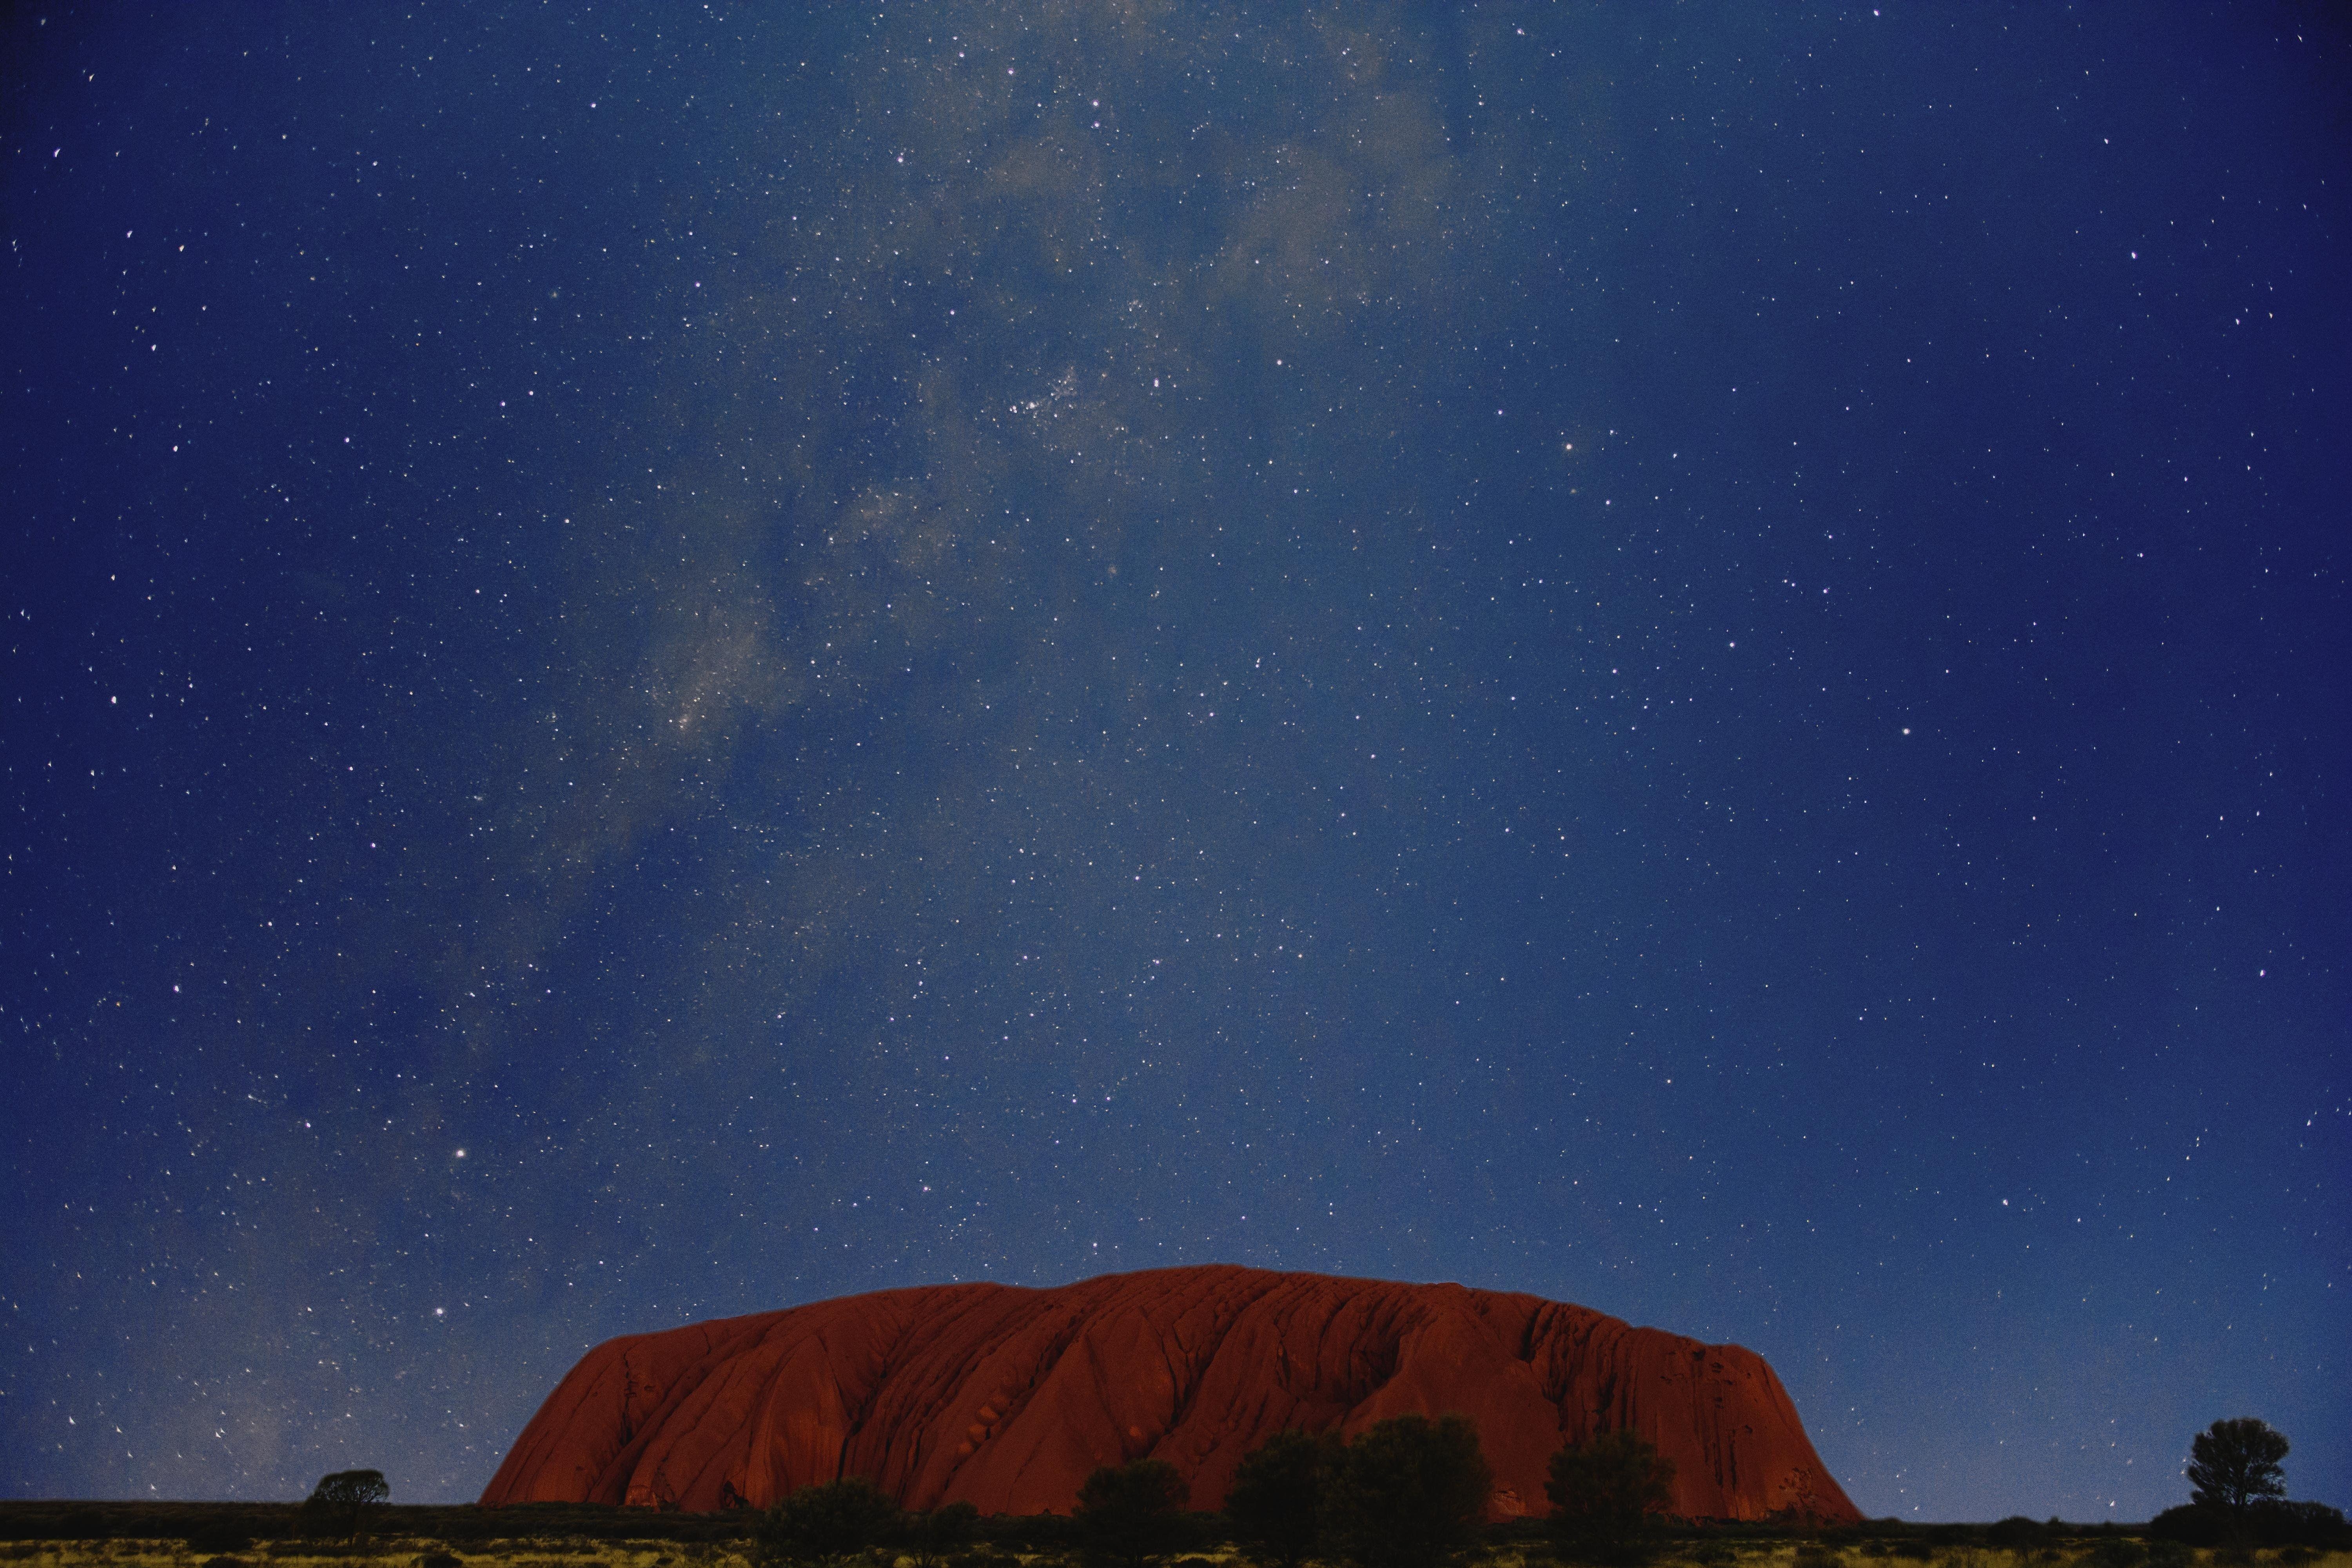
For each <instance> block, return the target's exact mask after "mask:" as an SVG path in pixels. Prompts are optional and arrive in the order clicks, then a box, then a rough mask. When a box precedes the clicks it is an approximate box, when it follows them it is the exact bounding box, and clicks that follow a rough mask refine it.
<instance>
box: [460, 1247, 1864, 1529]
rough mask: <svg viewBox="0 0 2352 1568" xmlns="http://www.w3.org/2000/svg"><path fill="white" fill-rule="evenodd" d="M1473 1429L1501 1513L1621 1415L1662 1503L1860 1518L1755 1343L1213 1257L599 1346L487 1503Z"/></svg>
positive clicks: (945, 1476)
mask: <svg viewBox="0 0 2352 1568" xmlns="http://www.w3.org/2000/svg"><path fill="white" fill-rule="evenodd" d="M1454 1412H1458V1413H1460V1414H1462V1415H1467V1416H1469V1417H1470V1418H1471V1419H1472V1420H1473V1421H1475V1422H1476V1424H1477V1426H1478V1433H1479V1436H1480V1439H1481V1441H1482V1442H1483V1443H1484V1445H1485V1447H1486V1457H1487V1459H1488V1461H1489V1462H1490V1463H1491V1464H1492V1465H1493V1466H1494V1468H1495V1476H1496V1494H1495V1500H1494V1504H1493V1508H1492V1512H1493V1513H1494V1514H1495V1515H1496V1517H1498V1518H1499V1517H1508V1516H1511V1515H1514V1514H1519V1513H1532V1514H1541V1513H1545V1512H1547V1511H1549V1505H1548V1504H1547V1503H1546V1501H1545V1500H1544V1490H1543V1483H1544V1467H1545V1465H1546V1463H1547V1461H1549V1458H1550V1457H1551V1455H1552V1453H1553V1451H1554V1450H1556V1449H1558V1448H1559V1447H1560V1446H1561V1444H1563V1443H1565V1442H1573V1441H1580V1440H1582V1439H1583V1438H1584V1437H1586V1436H1589V1435H1591V1434H1592V1433H1594V1432H1598V1431H1605V1430H1610V1429H1613V1428H1616V1427H1619V1426H1631V1427H1633V1429H1634V1430H1635V1431H1636V1432H1638V1433H1639V1434H1641V1436H1643V1437H1644V1438H1646V1439H1648V1440H1649V1441H1651V1442H1653V1443H1654V1444H1656V1445H1657V1447H1658V1449H1659V1451H1660V1452H1661V1453H1663V1454H1664V1455H1666V1456H1667V1457H1668V1458H1672V1459H1673V1460H1674V1461H1675V1505H1674V1511H1675V1512H1676V1513H1679V1514H1682V1515H1685V1516H1686V1517H1691V1518H1718V1519H1759V1518H1761V1517H1763V1516H1765V1515H1766V1514H1769V1513H1772V1512H1774V1511H1777V1510H1784V1509H1790V1510H1799V1511H1803V1512H1811V1513H1812V1514H1815V1515H1817V1516H1820V1517H1822V1518H1823V1519H1827V1520H1853V1519H1857V1518H1859V1517H1860V1516H1859V1514H1858V1513H1857V1512H1856V1511H1855V1510H1854V1507H1853V1504H1852V1503H1851V1502H1849V1501H1848V1500H1846V1496H1845V1493H1844V1492H1843V1491H1842V1490H1841V1489H1839V1487H1838V1485H1837V1483H1836V1482H1835V1481H1834V1480H1832V1479H1831V1478H1830V1475H1829V1473H1828V1471H1827V1470H1825V1469H1824V1468H1822V1462H1821V1460H1820V1458H1818V1457H1817V1456H1816V1455H1815V1454H1814V1453H1813V1447H1812V1445H1811V1443H1810V1442H1809V1441H1807V1440H1806V1437H1805V1431H1804V1427H1803V1426H1802V1424H1801V1423H1800V1422H1799V1420H1798V1419H1797V1412H1796V1407H1795V1406H1794V1405H1791V1404H1790V1402H1789V1396H1788V1394H1787V1393H1786V1392H1785V1391H1783V1390H1782V1388H1781V1386H1780V1379H1779V1378H1777V1377H1775V1376H1774V1375H1773V1374H1772V1369H1771V1368H1770V1367H1769V1366H1767V1365H1766V1364H1765V1363H1764V1361H1763V1358H1761V1357H1760V1356H1758V1355H1756V1354H1755V1353H1753V1352H1749V1351H1745V1350H1742V1349H1740V1348H1739V1347H1738V1346H1737V1345H1706V1344H1701V1343H1699V1342H1697V1341H1696V1340H1687V1339H1684V1338H1682V1337H1680V1336H1679V1335H1675V1334H1670V1333H1666V1332H1664V1331H1661V1330H1657V1329H1637V1328H1633V1327H1632V1326H1630V1325H1628V1324H1626V1323H1622V1322H1620V1321H1617V1320H1616V1319H1614V1318H1609V1317H1604V1316H1602V1315H1601V1313H1599V1312H1595V1311H1591V1310H1587V1309H1585V1308H1582V1307H1575V1306H1570V1305H1567V1304H1565V1303H1562V1302H1559V1301H1546V1300H1541V1299H1539V1298H1538V1297H1534V1296H1521V1295H1508V1294H1503V1293H1500V1292H1496V1291H1491V1290H1470V1289H1464V1288H1463V1287H1461V1286H1459V1285H1404V1284H1393V1283H1390V1282H1387V1281H1383V1280H1377V1279H1334V1278H1331V1277H1330V1276H1328V1275H1321V1274H1287V1273H1270V1272H1266V1271H1264V1270H1260V1269H1254V1268H1230V1267H1223V1266H1215V1267H1206V1268H1161V1269H1153V1270H1150V1271H1149V1272H1145V1273H1140V1274H1115V1275H1108V1276H1105V1277H1104V1278H1102V1279H1088V1280H1085V1281H1082V1282H1080V1283H1078V1284H1076V1285H1066V1286H1063V1287H1061V1288H1059V1289H1050V1290H1032V1289H1017V1288H1013V1287H1009V1286H1003V1285H990V1284H974V1285H935V1286H926V1287H921V1288H918V1289H906V1290H882V1291H877V1292H875V1293H874V1294H872V1295H867V1296H849V1297H844V1298H842V1299H840V1300H832V1301H819V1302H815V1303H814V1304H812V1305H809V1306H805V1307H793V1308H789V1309H787V1310H783V1311H779V1312H762V1313H759V1314H756V1315H754V1316H751V1317H745V1318H729V1319H724V1320H721V1321H716V1322H709V1323H696V1324H692V1325H690V1326H688V1327H686V1328H682V1329H671V1330H668V1331H665V1332H661V1333H651V1334H633V1335H629V1336H626V1337H625V1338H622V1339H616V1340H611V1341H608V1342H605V1343H604V1344H601V1345H599V1346H597V1347H596V1348H595V1349H594V1350H593V1351H591V1352H588V1354H587V1355H586V1356H584V1357H583V1358H582V1360H581V1362H580V1363H579V1364H578V1365H577V1366H575V1367H573V1368H572V1372H571V1373H570V1374H569V1375H567V1376H566V1377H565V1378H564V1379H563V1381H562V1383H561V1384H558V1385H557V1387H556V1389H555V1392H554V1393H553V1394H550V1395H549V1396H548V1398H547V1402H546V1404H545V1405H541V1408H540V1411H539V1414H538V1415H535V1416H533V1417H532V1418H531V1421H530V1425H529V1426H526V1427H524V1428H523V1432H522V1436H520V1438H519V1439H517V1441H516V1443H515V1446H514V1448H513V1450H512V1452H510V1453H509V1454H508V1456H507V1459H506V1463H504V1464H503V1465H501V1466H499V1473H498V1475H497V1476H496V1477H495V1478H494V1479H492V1480H491V1482H490V1485H489V1489H488V1490H487V1491H485V1492H484V1493H483V1494H482V1501H483V1502H485V1503H488V1504H499V1503H508V1502H533V1501H593V1502H613V1503H631V1504H636V1505H640V1506H645V1507H655V1506H664V1505H670V1506H676V1507H679V1508H684V1509H689V1510H709V1509H719V1508H726V1507H731V1506H737V1505H745V1504H748V1505H750V1506H752V1507H765V1506H766V1505H767V1504H769V1503H771V1502H772V1501H774V1500H776V1499H778V1498H781V1497H782V1496H784V1495H785V1494H787V1493H788V1492H790V1491H791V1490H792V1489H793V1488H795V1487H800V1486H805V1485H808V1484H810V1483H811V1482H815V1481H827V1480H832V1479H835V1478H837V1477H841V1476H863V1477H866V1478H867V1479H872V1480H873V1481H875V1482H877V1484H879V1485H880V1486H881V1487H882V1488H883V1489H884V1490H886V1491H887V1492H889V1493H890V1494H891V1495H893V1496H894V1497H896V1498H898V1500H900V1501H901V1502H902V1503H904V1504H905V1505H907V1506H908V1507H910V1508H932V1507H936V1506H938V1505H939V1504H940V1503H943V1502H954V1501H968V1502H971V1503H972V1504H974V1505H976V1506H977V1507H978V1508H979V1509H980V1510H981V1511H982V1513H996V1512H1005V1513H1039V1512H1046V1511H1052V1512H1066V1511H1068V1510H1069V1509H1070V1507H1071V1504H1072V1502H1073V1500H1075V1499H1076V1495H1077V1490H1078V1487H1079V1484H1080V1483H1081V1482H1083V1481H1084V1480H1085V1479H1086V1478H1087V1473H1088V1472H1089V1471H1091V1470H1093V1469H1094V1468H1096V1467H1097V1466H1099V1465H1107V1464H1119V1463H1124V1462H1126V1461H1128V1460H1130V1459H1139V1458H1146V1457H1150V1458H1161V1459H1165V1460H1167V1461H1169V1462H1170V1463H1171V1464H1173V1465H1174V1466H1175V1467H1176V1468H1178V1469H1179V1470H1180V1471H1181V1472H1182V1473H1183V1474H1184V1476H1185V1477H1186V1478H1187V1479H1189V1480H1190V1481H1191V1483H1192V1506H1193V1507H1194V1508H1196V1509H1213V1508H1216V1507H1218V1506H1219V1505H1220V1504H1221V1503H1222V1501H1223V1498H1224V1495H1225V1488H1226V1486H1227V1484H1228V1483H1229V1482H1230V1481H1231V1479H1232V1478H1233V1474H1234V1466H1235V1465H1236V1464H1238V1463H1239V1462H1240V1460H1241V1458H1242V1456H1243V1455H1244V1454H1246V1453H1248V1452H1249V1451H1250V1449H1252V1448H1253V1447H1256V1446H1257V1445H1258V1444H1259V1443H1261V1442H1263V1441H1264V1440H1265V1438H1266V1436H1269V1435H1270V1434H1272V1433H1275V1432H1277V1431H1280V1430H1282V1429H1283V1428H1285V1427H1290V1426H1296V1427H1303V1428H1307V1429H1309V1430H1321V1429H1324V1428H1328V1427H1337V1428H1339V1430H1340V1431H1342V1432H1345V1433H1348V1434H1349V1435H1353V1434H1355V1433H1357V1432H1360V1431H1361V1430H1363V1429H1364V1428H1365V1427H1367V1426H1370V1425H1371V1424H1372V1423H1374V1422H1376V1421H1379V1420H1381V1419H1382V1418H1384V1417H1387V1416H1391V1415H1403V1414H1407V1413H1419V1414H1423V1415H1443V1414H1447V1413H1454Z"/></svg>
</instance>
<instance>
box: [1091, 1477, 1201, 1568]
mask: <svg viewBox="0 0 2352 1568" xmlns="http://www.w3.org/2000/svg"><path fill="white" fill-rule="evenodd" d="M1190 1495H1191V1489H1190V1488H1189V1487H1187V1486H1186V1485H1185V1483H1184V1478H1183V1476H1182V1475H1181V1474H1180V1473H1178V1471H1177V1468H1176V1467H1175V1466H1173V1465H1171V1464H1170V1463H1169V1462H1168V1461H1167V1460H1165V1459H1138V1460H1136V1461H1135V1463H1133V1464H1131V1465H1118V1466H1112V1465H1106V1466H1104V1467H1103V1468H1100V1469H1098V1470H1097V1471H1095V1473H1094V1474H1092V1475H1090V1476H1088V1477H1087V1479H1086V1484H1085V1485H1084V1486H1082V1487H1080V1488H1079V1489H1078V1506H1077V1507H1076V1509H1074V1510H1072V1511H1071V1514H1070V1518H1071V1521H1072V1522H1073V1523H1074V1524H1075V1525H1076V1527H1077V1532H1078V1557H1079V1560H1080V1561H1081V1562H1083V1563H1087V1564H1088V1565H1089V1568H1142V1565H1143V1564H1144V1563H1148V1562H1150V1560H1151V1559H1152V1558H1154V1557H1161V1556H1165V1555H1166V1554H1168V1553H1169V1552H1174V1551H1176V1550H1178V1549H1179V1548H1180V1547H1181V1546H1182V1545H1183V1544H1184V1538H1185V1533H1186V1532H1185V1530H1184V1522H1185V1521H1184V1503H1185V1501H1186V1500H1187V1498H1188V1497H1189V1496H1190Z"/></svg>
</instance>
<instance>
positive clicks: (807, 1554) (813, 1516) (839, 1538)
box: [751, 1477, 904, 1568]
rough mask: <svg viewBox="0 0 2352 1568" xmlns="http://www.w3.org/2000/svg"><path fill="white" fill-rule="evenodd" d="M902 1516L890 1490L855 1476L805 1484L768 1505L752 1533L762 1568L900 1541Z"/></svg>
mask: <svg viewBox="0 0 2352 1568" xmlns="http://www.w3.org/2000/svg"><path fill="white" fill-rule="evenodd" d="M903 1527H904V1516H903V1515H902V1514H901V1513H900V1512H899V1511H898V1504H897V1503H895V1502H893V1501H891V1500H890V1498H889V1496H888V1494H887V1493H885V1492H884V1491H883V1490H882V1489H881V1488H879V1487H877V1486H876V1485H875V1484H874V1483H873V1482H872V1481H869V1480H866V1479H861V1478H857V1477H851V1478H849V1479H844V1480H838V1481H827V1482H825V1483H824V1485H822V1486H814V1487H802V1488H801V1489H798V1490H797V1491H795V1492H793V1494H792V1495H791V1496H790V1497H788V1498H785V1499H784V1500H782V1502H779V1503H778V1504H776V1506H775V1507H773V1508H772V1509H770V1510H768V1511H767V1514H766V1515H765V1516H764V1517H763V1518H762V1519H761V1521H760V1526H759V1529H758V1531H756V1533H755V1534H754V1535H753V1537H752V1542H751V1559H752V1561H753V1562H754V1563H758V1564H760V1565H761V1568H782V1564H786V1563H840V1562H842V1561H844V1560H845V1559H848V1558H852V1557H856V1556H860V1555H862V1554H864V1553H865V1552H870V1551H872V1550H873V1549H874V1548H875V1547H877V1546H882V1545H886V1544H888V1543H889V1542H894V1541H896V1540H897V1539H898V1535H899V1533H900V1531H901V1530H902V1529H903Z"/></svg>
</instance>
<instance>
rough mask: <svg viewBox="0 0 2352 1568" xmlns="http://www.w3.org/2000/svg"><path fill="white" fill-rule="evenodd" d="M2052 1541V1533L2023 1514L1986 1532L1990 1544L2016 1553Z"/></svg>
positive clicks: (2012, 1515)
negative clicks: (2021, 1549) (2024, 1548)
mask: <svg viewBox="0 0 2352 1568" xmlns="http://www.w3.org/2000/svg"><path fill="white" fill-rule="evenodd" d="M2049 1539H2050V1531H2048V1530H2047V1529H2046V1528H2044V1527H2043V1526H2042V1524H2040V1523H2039V1522H2037V1521H2033V1520H2031V1519H2028V1518H2026V1517H2025V1516H2024V1515H2023V1514H2021V1513H2013V1514H2011V1515H2010V1516H2009V1517H2008V1518H2007V1519H2004V1520H2002V1521H2000V1523H1998V1524H1995V1525H1992V1526H1990V1527H1989V1528H1988V1529H1987V1530H1986V1531H1985V1540H1986V1542H1988V1543H1990V1544H1991V1545H1994V1546H1998V1547H2001V1548H2003V1549H2004V1550H2007V1551H2011V1552H2014V1551H2017V1550H2019V1549H2020V1548H2022V1547H2028V1546H2039V1545H2041V1544H2042V1542H2045V1541H2047V1540H2049Z"/></svg>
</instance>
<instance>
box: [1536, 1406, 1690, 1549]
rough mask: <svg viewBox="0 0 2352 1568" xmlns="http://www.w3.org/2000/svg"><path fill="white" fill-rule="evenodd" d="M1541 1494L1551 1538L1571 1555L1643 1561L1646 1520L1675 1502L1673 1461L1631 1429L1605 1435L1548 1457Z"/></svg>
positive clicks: (1604, 1433) (1563, 1449) (1572, 1445)
mask: <svg viewBox="0 0 2352 1568" xmlns="http://www.w3.org/2000/svg"><path fill="white" fill-rule="evenodd" d="M1544 1495H1545V1496H1546V1497H1548V1498H1549V1499H1550V1500H1551V1521H1552V1528H1553V1535H1554V1538H1555V1539H1556V1540H1558V1541H1559V1544H1560V1545H1561V1547H1562V1548H1563V1549H1564V1550H1566V1551H1568V1552H1570V1553H1572V1554H1575V1555H1579V1556H1590V1557H1594V1558H1597V1559H1599V1560H1600V1561H1601V1562H1604V1563H1637V1562H1642V1561H1646V1560H1647V1558H1648V1556H1649V1552H1648V1551H1647V1550H1646V1549H1645V1548H1644V1546H1643V1543H1642V1542H1641V1541H1640V1536H1641V1534H1642V1531H1643V1527H1644V1526H1645V1525H1646V1523H1647V1522H1648V1520H1649V1516H1650V1515H1652V1514H1655V1513H1664V1511H1665V1510H1667V1509H1668V1508H1670V1507H1672V1506H1673V1504H1674V1500H1675V1462H1674V1461H1673V1460H1672V1459H1668V1458H1662V1457H1661V1456H1660V1455H1659V1453H1658V1450H1657V1449H1656V1448H1655V1447H1652V1446H1651V1445H1650V1444H1648V1443H1645V1442H1643V1441H1642V1439H1641V1438H1640V1437H1638V1436H1634V1435H1633V1431H1632V1430H1631V1429H1630V1428H1623V1429H1620V1430H1618V1431H1615V1432H1603V1433H1601V1434H1600V1435H1599V1436H1595V1437H1593V1438H1592V1439H1591V1440H1590V1441H1588V1442H1586V1443H1583V1444H1581V1445H1576V1444H1571V1445H1570V1446H1569V1447H1565V1448H1562V1449H1561V1450H1560V1451H1559V1453H1557V1454H1554V1455H1553V1456H1552V1457H1551V1465H1550V1468H1549V1476H1548V1479H1546V1480H1545V1482H1544Z"/></svg>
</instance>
